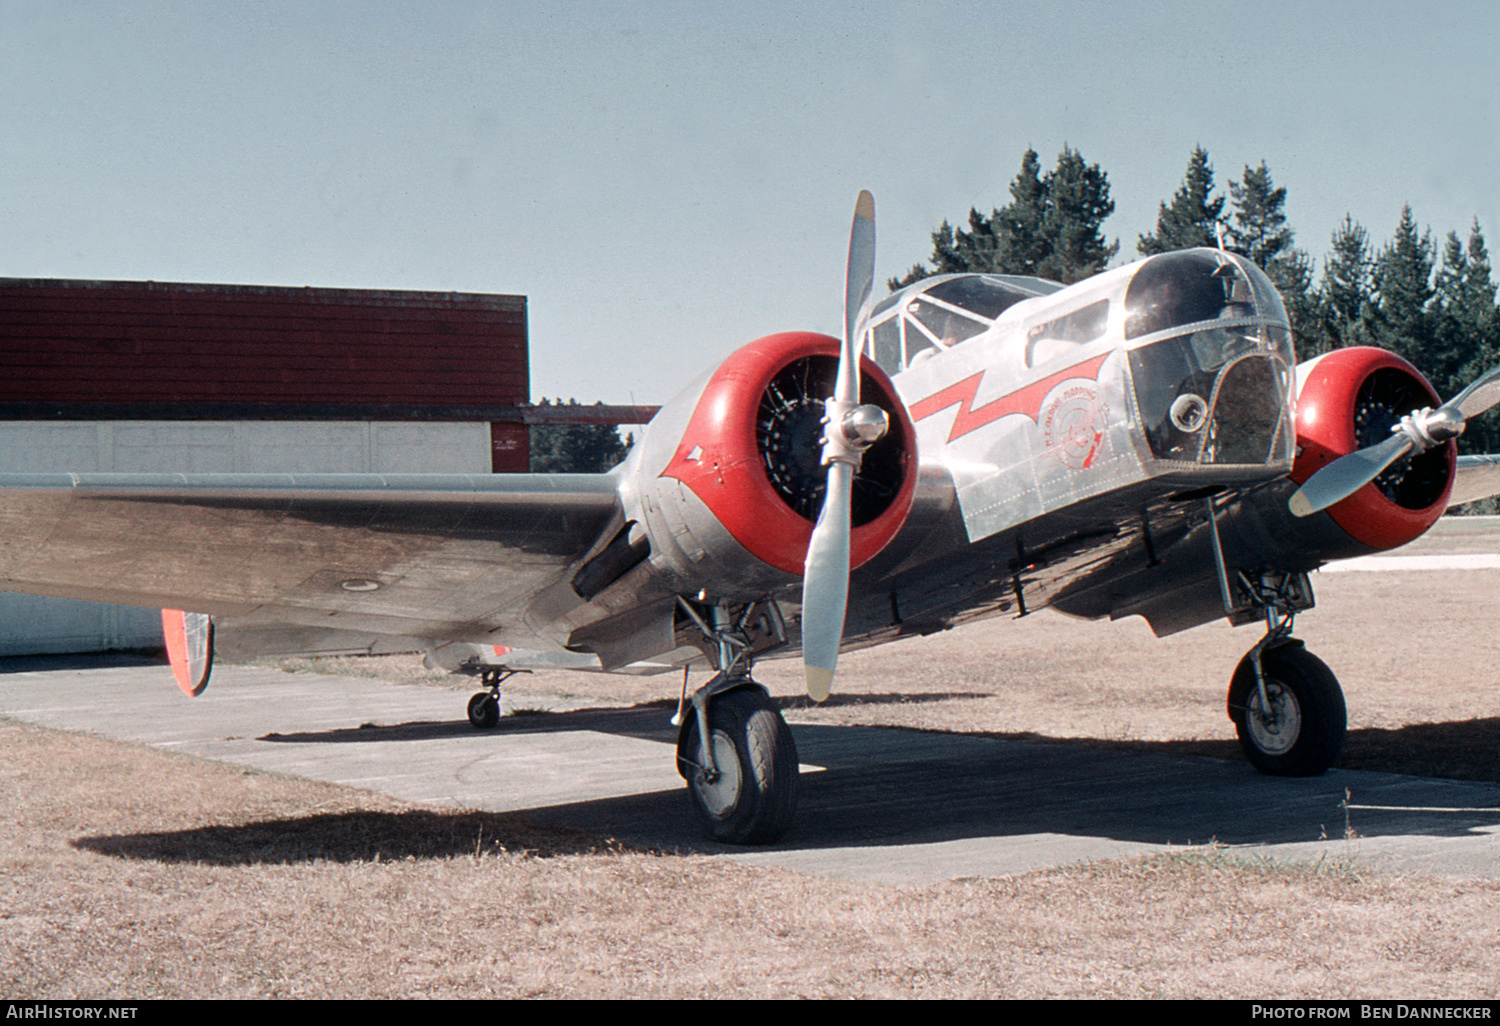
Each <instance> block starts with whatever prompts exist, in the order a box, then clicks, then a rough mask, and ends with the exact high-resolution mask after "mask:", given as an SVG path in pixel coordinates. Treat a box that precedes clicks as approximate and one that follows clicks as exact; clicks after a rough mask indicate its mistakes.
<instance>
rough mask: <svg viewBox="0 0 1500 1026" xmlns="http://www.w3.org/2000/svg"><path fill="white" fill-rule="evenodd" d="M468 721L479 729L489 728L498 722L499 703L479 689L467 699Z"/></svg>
mask: <svg viewBox="0 0 1500 1026" xmlns="http://www.w3.org/2000/svg"><path fill="white" fill-rule="evenodd" d="M469 722H470V723H471V724H473V725H474V727H475V728H477V729H479V730H489V729H490V728H491V727H493V726H495V725H496V724H497V723H499V722H500V703H499V702H497V701H495V699H494V697H493V696H492V695H490V694H488V693H487V692H484V691H481V692H479V693H478V694H477V695H475V696H474V697H473V698H471V699H469Z"/></svg>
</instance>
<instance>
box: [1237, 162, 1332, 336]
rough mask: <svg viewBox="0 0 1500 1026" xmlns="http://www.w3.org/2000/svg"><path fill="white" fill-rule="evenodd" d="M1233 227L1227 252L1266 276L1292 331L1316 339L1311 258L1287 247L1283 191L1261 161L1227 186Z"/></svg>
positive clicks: (1289, 242) (1290, 237) (1289, 240)
mask: <svg viewBox="0 0 1500 1026" xmlns="http://www.w3.org/2000/svg"><path fill="white" fill-rule="evenodd" d="M1229 195H1230V199H1231V200H1232V202H1233V205H1234V224H1233V226H1232V227H1231V228H1230V229H1229V248H1230V249H1231V250H1233V251H1234V252H1236V253H1239V254H1241V255H1242V256H1245V257H1247V258H1249V259H1250V260H1251V261H1253V262H1254V263H1255V264H1256V266H1258V267H1259V268H1260V269H1261V270H1263V271H1265V272H1266V276H1267V277H1269V278H1270V279H1271V283H1272V284H1273V285H1275V286H1276V289H1277V291H1279V292H1280V293H1281V298H1282V301H1283V302H1285V303H1286V312H1287V316H1288V317H1289V318H1290V319H1291V322H1292V331H1293V333H1294V334H1295V335H1296V336H1297V337H1298V338H1299V339H1306V340H1310V341H1311V342H1312V345H1313V347H1314V348H1316V347H1317V346H1318V344H1319V341H1320V338H1319V336H1320V334H1321V333H1320V329H1319V325H1318V323H1317V301H1316V299H1315V298H1314V296H1313V288H1312V277H1313V272H1312V260H1311V258H1309V257H1308V255H1307V254H1306V253H1304V252H1302V251H1301V250H1300V249H1297V248H1296V247H1294V246H1293V245H1292V243H1293V241H1294V240H1295V238H1296V236H1295V234H1294V233H1293V231H1292V230H1291V229H1290V228H1288V227H1287V224H1286V189H1284V188H1282V189H1278V188H1276V187H1275V185H1274V184H1273V183H1272V181H1271V171H1270V168H1268V167H1266V162H1265V161H1261V162H1260V166H1259V167H1256V168H1250V167H1246V168H1245V175H1244V177H1243V178H1242V179H1241V180H1240V181H1238V182H1230V183H1229Z"/></svg>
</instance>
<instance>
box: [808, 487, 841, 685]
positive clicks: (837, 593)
mask: <svg viewBox="0 0 1500 1026" xmlns="http://www.w3.org/2000/svg"><path fill="white" fill-rule="evenodd" d="M853 480H854V468H853V467H852V466H850V465H849V464H848V463H843V462H836V463H834V464H833V465H832V466H830V467H829V468H828V494H827V496H826V497H825V498H824V500H823V511H822V512H821V513H820V514H818V524H817V526H816V527H814V528H813V534H812V541H810V542H809V543H808V546H807V568H806V571H805V576H804V577H803V578H802V670H803V676H804V677H805V678H806V680H807V695H808V697H809V698H811V699H812V700H813V701H814V702H821V701H824V700H825V699H826V698H827V697H828V694H829V692H830V691H832V690H833V674H834V671H835V670H836V669H838V664H839V643H840V642H841V641H843V640H844V612H845V609H846V608H847V606H848V602H849V519H850V516H849V507H850V495H851V491H852V484H853Z"/></svg>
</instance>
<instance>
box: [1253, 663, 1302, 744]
mask: <svg viewBox="0 0 1500 1026" xmlns="http://www.w3.org/2000/svg"><path fill="white" fill-rule="evenodd" d="M1266 697H1267V698H1268V699H1269V700H1270V703H1271V708H1270V710H1269V711H1268V710H1266V709H1265V708H1264V707H1262V705H1261V701H1260V692H1259V691H1258V690H1256V691H1252V692H1251V694H1250V701H1249V702H1248V703H1247V704H1246V708H1245V713H1246V716H1245V719H1246V723H1247V725H1248V726H1249V728H1250V737H1251V739H1252V740H1253V741H1254V742H1255V746H1256V747H1257V748H1259V749H1260V750H1261V751H1263V752H1265V753H1266V754H1268V755H1283V754H1285V753H1286V752H1288V751H1290V750H1291V748H1292V746H1293V745H1295V744H1296V743H1297V737H1298V735H1300V734H1301V733H1302V710H1301V708H1300V707H1299V706H1298V705H1297V696H1295V695H1294V694H1292V692H1291V691H1290V689H1288V688H1285V687H1282V686H1281V685H1280V684H1278V683H1276V682H1275V681H1269V680H1268V681H1266Z"/></svg>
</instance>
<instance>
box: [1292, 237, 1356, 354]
mask: <svg viewBox="0 0 1500 1026" xmlns="http://www.w3.org/2000/svg"><path fill="white" fill-rule="evenodd" d="M1330 244H1331V245H1332V247H1333V251H1332V253H1330V254H1329V255H1328V256H1327V257H1324V259H1323V280H1322V283H1321V284H1320V286H1319V288H1318V295H1317V303H1318V319H1317V337H1316V338H1311V339H1309V340H1308V342H1309V343H1311V344H1304V347H1303V348H1304V352H1305V354H1306V355H1309V356H1311V355H1315V354H1316V353H1318V352H1326V351H1327V350H1329V349H1338V348H1340V347H1343V346H1353V345H1367V344H1371V343H1372V342H1373V340H1374V339H1373V327H1372V323H1371V322H1372V320H1373V318H1374V308H1373V306H1372V304H1371V295H1372V293H1373V292H1374V285H1373V282H1372V279H1371V274H1372V270H1373V266H1374V261H1373V259H1372V257H1371V255H1370V237H1369V233H1368V232H1366V231H1365V230H1364V228H1363V227H1361V226H1360V224H1359V223H1358V222H1357V221H1355V220H1354V219H1353V218H1351V217H1350V216H1349V215H1348V214H1345V215H1344V223H1343V224H1342V225H1340V226H1339V227H1338V228H1337V229H1335V230H1334V233H1333V237H1332V239H1331V240H1330Z"/></svg>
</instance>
